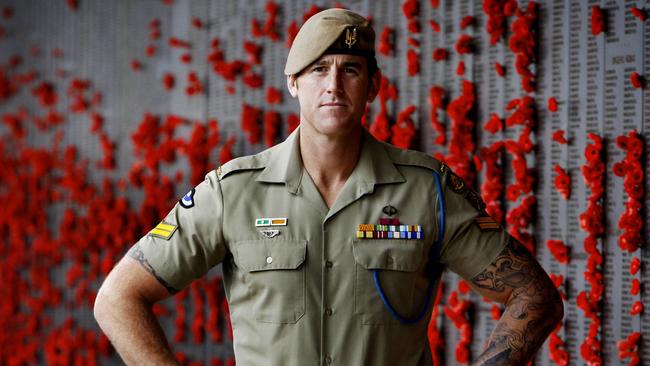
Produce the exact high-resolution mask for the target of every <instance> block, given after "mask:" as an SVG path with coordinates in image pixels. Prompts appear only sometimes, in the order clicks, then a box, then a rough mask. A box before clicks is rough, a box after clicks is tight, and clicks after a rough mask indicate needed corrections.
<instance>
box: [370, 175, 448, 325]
mask: <svg viewBox="0 0 650 366" xmlns="http://www.w3.org/2000/svg"><path fill="white" fill-rule="evenodd" d="M433 176H434V177H435V178H436V189H437V190H438V207H439V210H440V230H439V231H438V239H437V240H436V243H435V248H434V251H435V252H434V253H435V257H431V256H430V258H429V268H430V271H429V275H430V276H431V277H430V278H429V286H428V288H427V297H426V299H425V301H424V306H422V310H420V313H419V314H418V315H417V316H416V317H414V318H405V317H403V316H401V315H399V313H397V310H395V308H394V307H393V305H391V303H390V301H388V297H386V294H385V293H384V290H383V289H382V287H381V282H380V280H379V270H378V269H375V270H373V271H372V278H373V279H374V281H375V288H376V289H377V292H378V293H379V297H380V298H381V301H382V302H383V303H384V307H386V310H388V312H389V313H390V315H391V316H392V317H393V318H395V319H397V320H398V321H399V322H400V323H402V324H413V323H417V322H419V321H420V320H421V319H422V318H424V316H425V315H426V314H427V312H428V310H429V305H431V300H432V299H433V289H434V288H435V283H436V277H437V276H436V274H437V272H436V268H435V267H434V265H435V264H436V263H437V261H438V258H439V257H440V247H441V246H442V238H443V237H444V235H445V204H444V200H443V197H442V185H441V184H440V174H438V172H433Z"/></svg>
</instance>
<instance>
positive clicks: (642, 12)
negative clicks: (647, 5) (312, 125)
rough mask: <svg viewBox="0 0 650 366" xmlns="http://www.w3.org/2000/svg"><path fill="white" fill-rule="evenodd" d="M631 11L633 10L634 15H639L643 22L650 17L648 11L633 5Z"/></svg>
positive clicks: (638, 17)
mask: <svg viewBox="0 0 650 366" xmlns="http://www.w3.org/2000/svg"><path fill="white" fill-rule="evenodd" d="M630 12H632V15H634V16H635V17H637V19H639V20H640V21H642V22H645V20H646V18H647V17H648V13H646V11H645V10H644V9H639V8H637V7H636V6H633V7H632V8H631V9H630Z"/></svg>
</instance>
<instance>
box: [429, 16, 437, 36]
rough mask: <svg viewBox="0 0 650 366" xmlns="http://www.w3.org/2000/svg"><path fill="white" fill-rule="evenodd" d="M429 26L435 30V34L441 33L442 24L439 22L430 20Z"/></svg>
mask: <svg viewBox="0 0 650 366" xmlns="http://www.w3.org/2000/svg"><path fill="white" fill-rule="evenodd" d="M429 25H430V26H431V29H433V31H434V32H436V33H440V24H438V22H436V21H435V20H433V19H431V20H429Z"/></svg>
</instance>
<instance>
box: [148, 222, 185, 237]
mask: <svg viewBox="0 0 650 366" xmlns="http://www.w3.org/2000/svg"><path fill="white" fill-rule="evenodd" d="M176 229H178V226H176V225H172V224H169V223H166V222H164V221H163V222H161V223H160V224H158V225H156V227H155V228H153V229H152V230H151V231H150V232H149V235H151V236H154V237H156V238H161V239H165V240H169V239H170V238H171V237H172V235H174V233H175V232H176Z"/></svg>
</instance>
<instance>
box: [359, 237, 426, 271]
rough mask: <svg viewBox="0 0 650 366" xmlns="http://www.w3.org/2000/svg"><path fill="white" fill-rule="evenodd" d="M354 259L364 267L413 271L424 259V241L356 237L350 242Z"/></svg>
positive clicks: (420, 265)
mask: <svg viewBox="0 0 650 366" xmlns="http://www.w3.org/2000/svg"><path fill="white" fill-rule="evenodd" d="M352 252H353V254H354V260H355V261H356V262H357V263H358V264H359V265H360V266H362V267H364V268H366V269H388V270H393V271H403V272H415V271H417V270H418V269H420V268H421V267H422V264H423V263H424V261H425V259H426V258H425V255H424V242H423V241H422V240H406V239H389V240H383V239H365V240H364V239H360V240H359V239H357V240H354V241H353V242H352Z"/></svg>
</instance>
